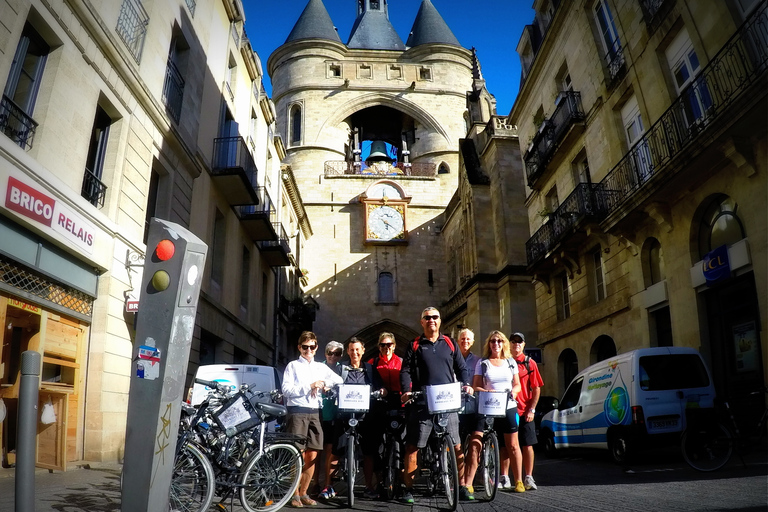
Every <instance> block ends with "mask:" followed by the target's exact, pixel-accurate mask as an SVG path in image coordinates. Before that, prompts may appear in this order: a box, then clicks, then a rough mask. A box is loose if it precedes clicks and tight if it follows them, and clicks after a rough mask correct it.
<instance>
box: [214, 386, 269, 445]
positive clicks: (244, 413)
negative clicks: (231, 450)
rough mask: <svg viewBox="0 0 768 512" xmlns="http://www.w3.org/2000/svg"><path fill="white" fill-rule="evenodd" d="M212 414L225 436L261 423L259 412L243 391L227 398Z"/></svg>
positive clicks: (233, 434)
mask: <svg viewBox="0 0 768 512" xmlns="http://www.w3.org/2000/svg"><path fill="white" fill-rule="evenodd" d="M212 416H213V419H214V421H215V422H216V423H217V424H218V425H219V427H221V429H222V430H224V432H225V433H226V434H227V437H232V436H236V435H237V434H239V433H240V432H245V431H246V430H248V429H251V428H253V427H255V426H256V425H258V424H259V423H261V415H260V413H259V412H258V411H257V410H256V409H255V408H254V406H253V405H252V404H251V402H250V401H249V400H248V397H247V396H245V395H244V394H243V393H237V394H235V395H233V396H232V397H230V398H228V399H227V400H226V401H225V402H224V403H223V404H222V405H221V407H219V408H218V409H217V410H216V411H214V412H213V414H212Z"/></svg>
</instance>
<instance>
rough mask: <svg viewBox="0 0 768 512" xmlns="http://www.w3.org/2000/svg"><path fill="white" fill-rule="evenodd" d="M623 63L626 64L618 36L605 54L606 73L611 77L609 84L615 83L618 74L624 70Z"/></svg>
mask: <svg viewBox="0 0 768 512" xmlns="http://www.w3.org/2000/svg"><path fill="white" fill-rule="evenodd" d="M624 64H626V60H625V59H624V50H623V49H622V47H621V41H619V38H616V39H615V40H614V41H613V42H612V43H611V47H610V48H608V51H607V52H606V54H605V65H606V66H608V74H609V75H610V77H611V84H613V83H615V82H616V80H617V79H618V78H619V77H620V75H621V74H622V73H623V72H624V71H625V70H626V66H625V65H624Z"/></svg>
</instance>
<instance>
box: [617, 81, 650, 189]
mask: <svg viewBox="0 0 768 512" xmlns="http://www.w3.org/2000/svg"><path fill="white" fill-rule="evenodd" d="M621 121H622V124H623V125H624V136H625V137H626V139H627V146H628V147H629V148H630V151H631V152H632V160H631V162H632V163H633V164H634V168H635V174H636V175H637V177H638V179H639V180H640V181H644V180H645V179H646V178H647V177H648V176H649V175H650V173H651V165H652V164H651V150H650V147H649V146H648V142H647V141H645V140H642V137H643V134H644V133H645V128H644V127H643V117H642V116H641V115H640V106H639V105H638V104H637V98H636V97H635V96H632V97H631V98H630V99H629V100H628V101H627V102H626V103H625V104H624V106H623V107H622V109H621Z"/></svg>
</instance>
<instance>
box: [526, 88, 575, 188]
mask: <svg viewBox="0 0 768 512" xmlns="http://www.w3.org/2000/svg"><path fill="white" fill-rule="evenodd" d="M559 98H560V101H559V102H558V104H557V108H555V111H554V112H553V113H552V117H551V118H549V119H546V120H544V123H543V124H542V125H541V127H540V128H539V131H538V132H537V133H536V135H535V136H534V138H533V140H532V141H531V145H530V146H529V148H528V151H527V152H526V154H525V157H524V160H525V172H526V175H527V176H528V186H529V187H531V188H533V186H534V184H535V183H536V180H538V179H539V178H540V177H541V176H542V174H544V171H545V170H546V166H547V164H548V163H549V161H550V160H552V157H553V155H554V154H555V151H557V148H558V147H559V145H560V143H561V142H562V140H563V137H564V136H565V135H566V134H567V133H568V130H569V129H570V128H571V127H572V126H573V125H575V124H576V123H581V122H583V121H584V110H583V109H582V108H581V93H579V92H575V91H563V92H561V93H560V96H559Z"/></svg>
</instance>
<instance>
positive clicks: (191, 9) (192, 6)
mask: <svg viewBox="0 0 768 512" xmlns="http://www.w3.org/2000/svg"><path fill="white" fill-rule="evenodd" d="M186 2H187V8H188V9H189V13H190V14H191V15H192V17H193V18H194V17H195V7H197V1H196V0H186Z"/></svg>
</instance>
